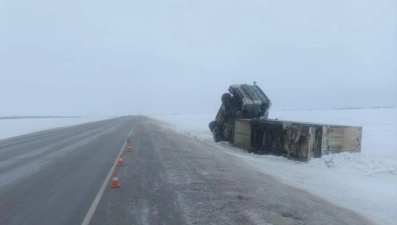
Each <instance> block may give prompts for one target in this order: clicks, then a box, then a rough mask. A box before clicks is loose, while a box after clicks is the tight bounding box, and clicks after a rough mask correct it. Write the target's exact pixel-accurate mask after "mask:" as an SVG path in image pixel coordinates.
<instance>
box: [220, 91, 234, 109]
mask: <svg viewBox="0 0 397 225" xmlns="http://www.w3.org/2000/svg"><path fill="white" fill-rule="evenodd" d="M231 99H232V95H231V94H229V93H225V94H223V95H222V98H221V100H222V103H223V105H225V106H228V105H229V104H230V100H231Z"/></svg>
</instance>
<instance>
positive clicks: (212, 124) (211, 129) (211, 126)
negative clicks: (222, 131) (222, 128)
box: [208, 121, 218, 132]
mask: <svg viewBox="0 0 397 225" xmlns="http://www.w3.org/2000/svg"><path fill="white" fill-rule="evenodd" d="M217 126H218V123H217V122H216V121H212V122H210V123H209V124H208V127H209V128H210V131H211V132H212V131H213V130H214V129H215V128H216V127H217Z"/></svg>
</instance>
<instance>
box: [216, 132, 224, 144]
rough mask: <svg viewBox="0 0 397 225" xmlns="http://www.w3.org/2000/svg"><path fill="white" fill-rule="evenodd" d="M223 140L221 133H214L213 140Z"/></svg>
mask: <svg viewBox="0 0 397 225" xmlns="http://www.w3.org/2000/svg"><path fill="white" fill-rule="evenodd" d="M224 140H225V138H224V137H223V136H222V135H220V134H216V135H214V141H215V142H216V143H218V142H221V141H224Z"/></svg>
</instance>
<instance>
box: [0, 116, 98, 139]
mask: <svg viewBox="0 0 397 225" xmlns="http://www.w3.org/2000/svg"><path fill="white" fill-rule="evenodd" d="M103 119H105V118H101V117H87V118H48V119H47V118H45V119H44V118H40V119H1V120H0V140H1V139H6V138H10V137H14V136H19V135H23V134H28V133H32V132H37V131H42V130H47V129H52V128H57V127H65V126H72V125H76V124H81V123H88V122H94V121H98V120H103Z"/></svg>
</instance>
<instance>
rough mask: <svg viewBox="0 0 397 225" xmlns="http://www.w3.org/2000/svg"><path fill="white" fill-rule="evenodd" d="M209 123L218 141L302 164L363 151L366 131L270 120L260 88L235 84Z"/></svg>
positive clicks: (267, 104) (355, 128) (348, 127)
mask: <svg viewBox="0 0 397 225" xmlns="http://www.w3.org/2000/svg"><path fill="white" fill-rule="evenodd" d="M221 100H222V105H221V108H220V109H219V111H218V114H217V115H216V118H215V120H214V121H212V122H210V123H209V125H208V126H209V128H210V130H211V132H212V135H213V138H214V141H215V142H220V141H229V142H230V143H232V144H233V145H234V146H236V147H239V148H244V149H247V150H248V151H249V152H255V153H265V154H276V155H285V156H287V157H288V158H294V159H298V160H302V161H308V160H310V159H311V158H312V157H316V158H318V157H321V156H322V155H326V154H331V153H339V152H360V151H361V137H362V128H361V127H354V126H342V125H330V124H318V123H305V122H294V121H283V120H277V119H275V120H273V119H269V118H268V114H269V110H270V107H271V101H270V99H269V98H268V97H267V96H266V94H265V93H264V92H263V91H262V90H261V89H260V88H259V87H258V86H257V85H256V83H255V82H254V85H247V84H241V85H231V86H230V87H229V93H225V94H223V95H222V98H221Z"/></svg>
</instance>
